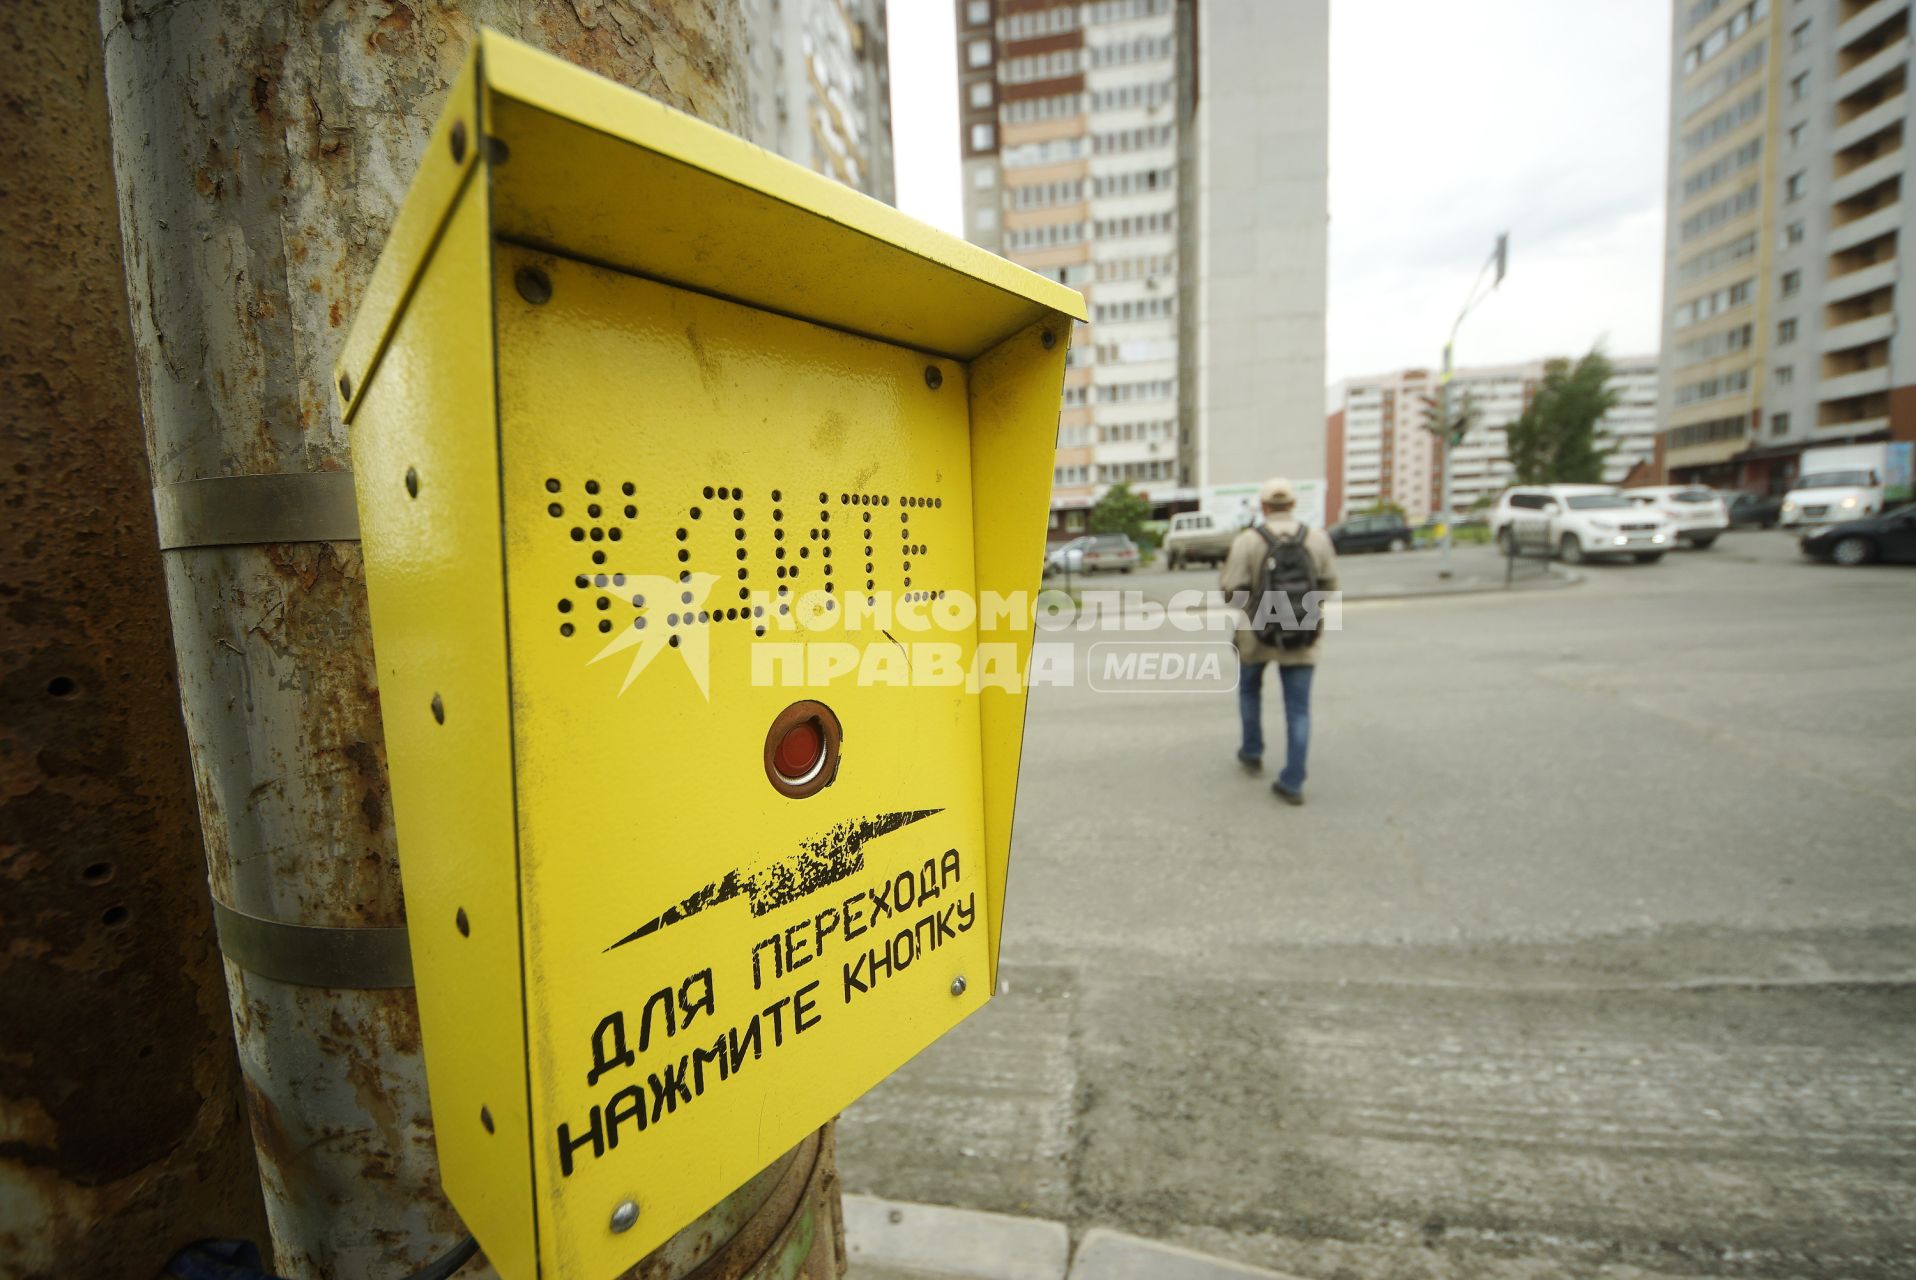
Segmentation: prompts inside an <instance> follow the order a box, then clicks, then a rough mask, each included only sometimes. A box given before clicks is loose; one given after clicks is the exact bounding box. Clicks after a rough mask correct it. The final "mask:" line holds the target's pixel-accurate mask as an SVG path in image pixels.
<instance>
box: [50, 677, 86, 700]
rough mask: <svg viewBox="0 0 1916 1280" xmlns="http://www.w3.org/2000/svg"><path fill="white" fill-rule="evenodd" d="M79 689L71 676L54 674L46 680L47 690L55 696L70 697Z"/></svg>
mask: <svg viewBox="0 0 1916 1280" xmlns="http://www.w3.org/2000/svg"><path fill="white" fill-rule="evenodd" d="M79 691H80V686H79V685H78V684H77V683H75V681H74V679H73V677H72V676H55V677H53V679H51V680H49V681H47V692H48V693H50V694H52V695H53V696H54V697H56V698H71V697H72V696H73V695H74V694H76V693H78V692H79Z"/></svg>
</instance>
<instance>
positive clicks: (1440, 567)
mask: <svg viewBox="0 0 1916 1280" xmlns="http://www.w3.org/2000/svg"><path fill="white" fill-rule="evenodd" d="M1463 322H1464V318H1463V317H1462V316H1458V317H1457V324H1462V323H1463ZM1450 337H1451V341H1449V342H1446V343H1445V344H1444V373H1443V377H1442V378H1440V379H1439V380H1438V382H1437V422H1438V425H1439V426H1441V427H1442V428H1443V430H1442V432H1441V433H1440V434H1439V435H1438V437H1437V439H1438V442H1439V447H1440V448H1442V449H1443V451H1444V456H1443V457H1442V458H1441V459H1440V460H1439V462H1440V465H1441V467H1442V474H1443V490H1442V502H1443V507H1444V537H1443V541H1442V542H1441V543H1440V544H1439V549H1438V552H1437V576H1438V577H1440V578H1448V577H1449V576H1450V527H1451V524H1452V518H1451V510H1450V507H1451V502H1450V455H1451V453H1452V452H1453V451H1454V442H1453V441H1452V438H1451V437H1452V434H1453V433H1452V431H1451V429H1450V349H1451V347H1452V346H1453V345H1454V344H1455V342H1456V339H1457V326H1456V325H1452V326H1451V328H1450Z"/></svg>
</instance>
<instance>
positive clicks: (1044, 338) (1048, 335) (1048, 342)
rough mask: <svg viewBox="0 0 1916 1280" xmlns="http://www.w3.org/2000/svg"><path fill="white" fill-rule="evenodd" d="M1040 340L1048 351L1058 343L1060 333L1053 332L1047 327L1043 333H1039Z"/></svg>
mask: <svg viewBox="0 0 1916 1280" xmlns="http://www.w3.org/2000/svg"><path fill="white" fill-rule="evenodd" d="M1038 341H1039V342H1042V343H1043V344H1044V349H1045V350H1046V351H1049V350H1051V348H1053V347H1055V346H1057V345H1058V335H1057V334H1055V333H1053V332H1051V330H1049V329H1046V330H1045V331H1044V332H1043V333H1041V334H1039V335H1038Z"/></svg>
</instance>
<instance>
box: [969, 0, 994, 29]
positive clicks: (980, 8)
mask: <svg viewBox="0 0 1916 1280" xmlns="http://www.w3.org/2000/svg"><path fill="white" fill-rule="evenodd" d="M965 21H966V22H968V23H970V24H971V25H972V26H974V27H982V26H984V25H985V24H986V23H987V22H990V21H991V0H969V3H967V4H966V5H965Z"/></svg>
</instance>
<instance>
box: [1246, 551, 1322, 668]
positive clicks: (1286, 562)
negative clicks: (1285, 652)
mask: <svg viewBox="0 0 1916 1280" xmlns="http://www.w3.org/2000/svg"><path fill="white" fill-rule="evenodd" d="M1256 528H1257V532H1258V534H1259V536H1261V537H1262V538H1263V539H1264V562H1263V564H1262V565H1260V566H1259V568H1258V574H1257V588H1258V592H1257V599H1256V600H1255V601H1253V602H1252V603H1253V605H1254V608H1255V612H1253V614H1252V615H1251V625H1252V627H1253V629H1254V630H1255V631H1256V632H1257V638H1258V639H1260V640H1262V641H1263V642H1264V643H1265V644H1269V645H1276V646H1277V647H1278V648H1280V649H1304V648H1308V647H1310V646H1311V645H1314V644H1316V643H1317V634H1318V630H1319V628H1321V627H1322V626H1323V625H1324V623H1323V619H1322V618H1321V617H1320V616H1319V613H1318V610H1316V609H1310V610H1308V611H1306V609H1305V603H1306V597H1308V596H1309V595H1310V594H1311V593H1312V592H1314V591H1316V590H1317V562H1316V561H1315V560H1313V559H1311V553H1310V549H1309V548H1308V547H1306V546H1305V545H1304V539H1305V538H1306V537H1308V536H1309V534H1310V528H1309V527H1308V526H1306V525H1302V524H1300V525H1298V526H1297V528H1296V529H1295V530H1293V531H1292V532H1290V533H1288V534H1284V535H1282V536H1279V535H1278V534H1275V533H1272V532H1271V531H1270V530H1269V529H1267V528H1265V527H1264V526H1263V525H1261V524H1260V525H1258V526H1256ZM1278 597H1282V598H1281V599H1279V598H1278Z"/></svg>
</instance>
